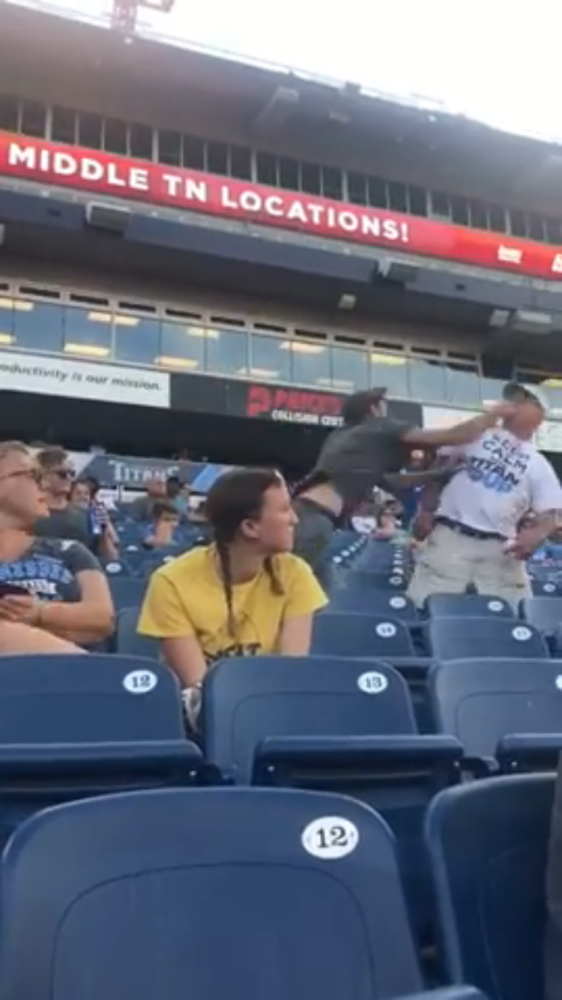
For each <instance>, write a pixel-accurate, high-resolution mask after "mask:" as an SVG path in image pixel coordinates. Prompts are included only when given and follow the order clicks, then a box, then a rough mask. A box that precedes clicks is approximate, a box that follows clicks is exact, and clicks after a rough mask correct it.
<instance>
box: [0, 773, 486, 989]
mask: <svg viewBox="0 0 562 1000" xmlns="http://www.w3.org/2000/svg"><path fill="white" fill-rule="evenodd" d="M61 858H67V859H72V863H71V864H61ZM1 902H2V911H3V912H4V913H7V914H9V919H8V920H3V921H2V926H1V932H0V962H1V964H2V989H3V995H4V997H5V1000H16V998H22V997H25V1000H45V997H51V998H52V1000H93V998H97V997H103V998H104V1000H123V997H133V996H134V997H135V998H136V1000H154V996H155V994H156V993H157V994H158V996H160V997H162V998H165V1000H180V998H181V997H186V996H189V997H190V998H191V1000H211V998H216V997H223V996H227V995H229V996H235V997H244V998H245V1000H263V997H264V992H265V994H267V995H271V994H272V993H273V995H274V996H278V997H291V1000H310V996H311V992H310V991H311V985H312V984H313V985H314V993H315V994H316V993H317V994H318V996H321V997H322V998H323V1000H342V997H349V998H353V1000H389V998H393V997H404V995H405V994H416V991H419V990H421V988H422V982H421V976H420V971H419V967H418V962H417V958H416V955H415V951H414V947H413V944H412V939H411V935H410V931H409V928H408V921H407V917H406V911H405V906H404V900H403V897H402V892H401V888H400V879H399V876H398V871H397V866H396V859H395V854H394V844H393V838H392V836H391V834H390V832H389V830H388V827H387V826H386V824H385V823H384V822H383V821H382V820H381V819H380V818H379V817H378V816H376V814H374V813H373V812H372V811H371V810H369V809H367V808H366V807H365V806H363V805H361V804H360V803H357V802H353V801H351V800H349V799H345V798H341V797H340V796H333V795H318V794H312V793H307V792H294V791H278V790H277V791H264V790H257V789H247V790H240V789H207V790H204V791H203V790H200V791H193V792H189V791H188V792H186V791H183V790H173V791H168V790H167V791H160V792H154V791H152V792H139V793H134V794H128V795H114V796H108V797H104V798H99V799H96V800H90V801H85V802H77V803H73V804H72V805H68V806H61V807H59V808H55V809H50V810H48V811H46V812H44V813H42V814H40V815H38V816H36V817H34V818H33V819H32V820H30V821H29V822H28V823H27V824H26V826H25V828H24V829H22V830H21V831H20V832H19V833H18V834H16V836H15V837H14V838H13V840H12V841H11V843H10V846H9V849H8V851H7V852H6V854H5V856H4V859H3V867H2V889H1ZM30 935H32V936H30ZM31 941H32V942H33V960H30V942H31ZM423 996H427V1000H433V995H430V994H427V995H426V994H423ZM442 996H443V997H444V998H447V1000H461V998H462V1000H469V998H474V997H475V994H474V992H473V991H471V990H459V991H449V992H447V991H445V992H444V993H443V994H442ZM439 997H440V994H439V992H437V993H436V994H435V1000H439ZM418 1000H422V995H420V996H419V998H418Z"/></svg>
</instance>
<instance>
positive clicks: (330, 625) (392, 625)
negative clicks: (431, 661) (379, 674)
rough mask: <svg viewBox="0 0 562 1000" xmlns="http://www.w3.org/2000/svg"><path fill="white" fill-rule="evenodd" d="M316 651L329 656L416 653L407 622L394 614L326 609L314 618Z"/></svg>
mask: <svg viewBox="0 0 562 1000" xmlns="http://www.w3.org/2000/svg"><path fill="white" fill-rule="evenodd" d="M311 649H312V652H313V653H322V654H324V655H326V656H330V655H333V656H351V657H353V656H376V657H378V658H380V659H384V658H385V657H387V656H413V654H414V652H415V651H414V646H413V643H412V639H411V636H410V633H409V631H408V629H407V627H406V625H405V624H404V623H403V622H401V621H399V620H398V619H397V618H394V617H392V618H391V617H388V618H387V617H386V616H385V617H380V618H379V617H377V616H376V615H370V614H356V613H355V612H345V611H341V612H339V611H331V610H328V611H323V612H322V613H321V614H318V615H316V616H315V618H314V625H313V631H312V647H311Z"/></svg>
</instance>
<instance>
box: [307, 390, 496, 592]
mask: <svg viewBox="0 0 562 1000" xmlns="http://www.w3.org/2000/svg"><path fill="white" fill-rule="evenodd" d="M385 397H386V389H369V390H366V391H364V392H356V393H354V394H353V395H352V396H349V397H348V398H347V399H346V401H345V403H344V406H343V413H342V415H343V421H344V426H343V427H342V428H340V429H338V430H337V431H333V432H332V433H331V434H330V435H329V437H328V438H327V440H326V442H325V444H324V446H323V448H322V450H321V451H320V454H319V456H318V459H317V461H316V465H315V467H314V469H313V470H312V472H311V473H310V474H309V475H308V476H307V477H306V479H305V480H304V481H303V482H301V483H300V484H299V486H298V487H297V489H296V491H295V497H296V499H295V509H296V511H297V514H298V518H299V523H298V524H297V527H296V533H295V547H294V552H295V553H296V555H299V556H301V557H302V558H303V559H305V560H306V562H308V564H309V565H310V566H311V567H312V569H313V570H314V572H315V573H316V576H317V577H318V579H319V580H320V582H321V583H323V584H324V585H326V584H327V582H328V581H327V579H326V577H327V570H328V568H327V559H326V555H327V553H326V550H327V547H328V544H329V542H330V540H331V538H332V536H333V533H334V531H335V529H336V527H337V526H338V524H339V522H340V520H341V518H342V516H345V515H348V516H350V515H351V514H352V513H353V511H354V510H355V509H356V508H357V506H358V505H359V504H360V503H362V502H363V501H365V500H369V499H371V497H372V491H373V489H374V487H376V486H378V487H380V488H382V489H386V490H389V491H390V492H395V491H397V490H399V489H400V488H403V487H408V486H413V485H416V483H418V484H420V485H421V484H422V483H424V482H429V481H431V480H432V473H431V472H428V473H420V474H419V475H418V474H414V475H412V476H411V475H402V476H400V470H401V469H402V468H403V467H404V465H405V464H406V463H407V460H408V456H409V454H410V451H411V449H412V447H419V448H442V447H447V446H455V445H464V444H470V443H471V442H472V441H475V440H476V439H477V438H478V437H480V435H481V434H482V433H483V432H484V431H485V430H487V429H488V428H489V427H493V426H494V425H495V424H496V423H497V422H498V421H499V420H500V419H502V418H503V417H505V416H506V415H509V413H511V411H512V410H513V405H512V404H511V403H507V402H503V403H500V404H499V405H497V406H495V407H494V408H493V409H491V410H488V411H487V412H486V413H482V414H480V415H478V416H477V417H472V418H471V419H470V420H465V421H463V422H462V423H460V424H456V425H455V426H454V427H450V428H439V429H436V430H421V429H419V428H414V427H412V426H411V425H410V424H408V423H406V422H404V421H401V420H395V419H393V418H392V417H389V416H388V415H387V404H386V398H385Z"/></svg>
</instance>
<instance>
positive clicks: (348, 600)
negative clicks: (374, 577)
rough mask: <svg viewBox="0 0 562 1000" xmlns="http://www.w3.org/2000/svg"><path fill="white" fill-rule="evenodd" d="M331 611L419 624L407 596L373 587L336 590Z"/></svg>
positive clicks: (411, 602) (412, 604) (331, 603)
mask: <svg viewBox="0 0 562 1000" xmlns="http://www.w3.org/2000/svg"><path fill="white" fill-rule="evenodd" d="M330 610H331V611H358V612H370V613H371V614H373V615H378V616H379V617H382V618H384V617H386V616H390V617H391V618H394V619H400V621H405V622H410V623H412V624H413V623H415V622H417V620H418V619H417V615H416V609H415V606H414V603H413V601H411V600H410V598H409V597H406V595H405V594H394V593H385V592H382V593H381V592H379V591H378V590H374V589H372V588H371V587H364V588H357V589H355V588H353V589H351V590H348V589H347V588H344V587H340V588H339V589H337V590H334V592H333V594H332V596H331V598H330Z"/></svg>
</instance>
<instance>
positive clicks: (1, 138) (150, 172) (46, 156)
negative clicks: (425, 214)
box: [0, 132, 562, 280]
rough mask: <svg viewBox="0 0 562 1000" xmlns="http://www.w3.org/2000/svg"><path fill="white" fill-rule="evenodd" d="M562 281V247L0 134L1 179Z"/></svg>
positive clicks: (8, 134) (38, 140)
mask: <svg viewBox="0 0 562 1000" xmlns="http://www.w3.org/2000/svg"><path fill="white" fill-rule="evenodd" d="M1 175H8V176H12V177H20V178H22V179H25V180H32V181H37V182H42V183H48V184H52V185H58V186H59V187H71V188H77V189H79V190H83V191H88V192H91V193H92V194H97V195H100V194H104V195H112V196H114V197H120V198H134V199H136V200H137V201H142V202H146V203H148V204H152V205H166V206H168V207H170V206H171V207H173V208H177V209H180V210H183V211H191V212H200V213H205V214H208V215H214V216H220V217H223V218H229V219H239V220H241V221H244V222H255V223H259V224H261V225H264V226H274V227H277V228H281V229H288V230H298V231H300V232H305V233H307V234H309V235H315V234H316V235H319V236H323V237H330V238H333V239H339V240H346V241H347V242H351V243H354V242H355V243H361V244H367V245H371V246H379V247H387V248H388V247H392V248H393V249H394V250H395V251H399V250H402V251H405V252H410V253H413V254H418V255H424V256H430V257H438V258H441V259H444V260H454V261H461V262H463V263H466V264H471V265H476V266H479V267H483V268H493V269H497V270H501V271H510V272H512V273H516V274H522V275H532V276H535V277H541V278H549V279H551V280H562V246H550V245H547V244H543V243H534V242H532V241H531V240H523V239H517V238H516V237H513V236H508V235H504V234H501V233H489V232H483V231H480V230H474V229H469V228H468V227H464V226H454V225H449V224H447V223H441V222H433V221H431V220H430V219H423V218H418V217H412V216H408V215H403V214H401V213H399V212H386V211H383V210H378V209H372V208H362V207H360V206H357V205H347V204H344V203H342V202H338V201H333V200H330V199H328V198H320V197H318V198H317V197H313V196H308V195H304V194H292V193H291V192H290V191H280V190H278V189H276V188H269V187H265V186H263V185H260V184H251V183H246V182H244V181H235V180H230V179H228V178H222V177H215V176H212V175H209V174H204V173H200V172H198V171H192V170H181V169H178V168H175V167H168V166H164V165H162V164H158V163H146V162H143V161H142V160H132V159H129V158H127V157H124V156H114V155H111V154H108V153H101V152H98V151H90V150H87V149H80V148H77V147H74V146H63V145H59V144H56V143H51V142H45V141H43V140H40V139H28V138H27V137H22V136H14V135H12V134H10V133H6V132H0V176H1Z"/></svg>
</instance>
